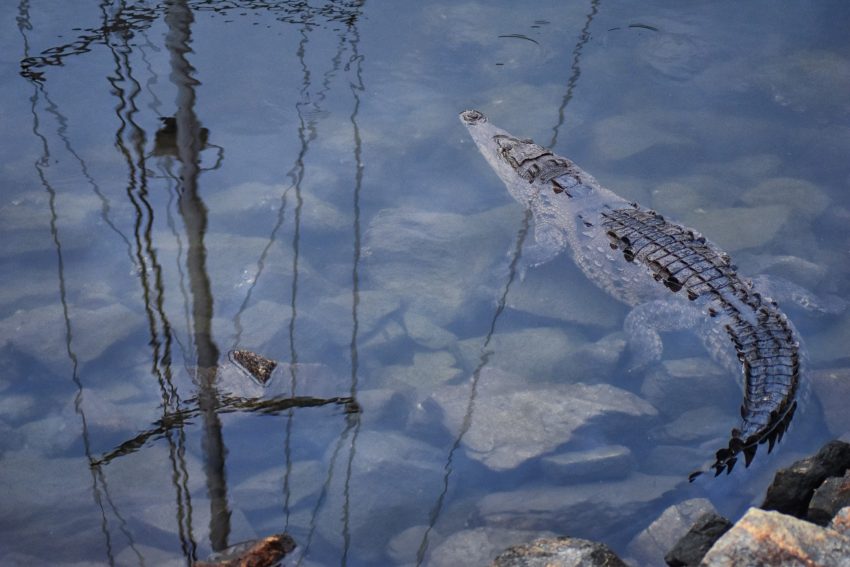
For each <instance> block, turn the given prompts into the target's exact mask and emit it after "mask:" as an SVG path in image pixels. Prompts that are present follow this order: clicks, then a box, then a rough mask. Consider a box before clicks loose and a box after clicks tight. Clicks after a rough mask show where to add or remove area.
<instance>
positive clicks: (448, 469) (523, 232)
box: [416, 0, 600, 565]
mask: <svg viewBox="0 0 850 567" xmlns="http://www.w3.org/2000/svg"><path fill="white" fill-rule="evenodd" d="M599 2H600V0H591V2H590V12H589V13H588V14H587V16H586V18H585V23H584V26H583V27H582V30H581V33H580V35H579V40H578V42H577V43H576V46H575V48H574V49H573V60H572V64H571V65H570V70H571V74H570V77H569V79H568V80H567V89H566V92H565V93H564V96H563V98H562V100H561V106H560V108H559V109H558V122H557V124H556V125H555V126H554V127H553V128H552V132H553V134H552V141H551V142H550V144H549V148H552V147H553V146H554V145H555V144H556V143H557V141H558V131H559V130H560V128H561V126H562V125H563V124H564V116H565V114H564V111H565V109H566V106H567V104H569V102H570V100H572V97H573V90H574V89H575V87H576V84H577V83H578V79H579V77H580V76H581V66H580V64H579V62H580V59H581V51H582V48H583V47H584V45H585V44H586V43H587V41H588V40H589V39H590V32H589V29H590V24H591V23H592V22H593V18H594V17H595V16H596V13H597V12H598V10H599ZM531 219H532V212H531V209H526V210H525V213H524V215H523V218H522V221H521V223H520V227H519V230H518V231H517V235H516V239H515V240H514V247H513V249H512V250H511V252H510V259H511V260H510V265H509V270H508V276H507V279H506V281H505V284H504V286H503V287H502V293H501V295H500V296H499V300H498V302H497V304H496V309H495V310H494V312H493V317H492V319H491V320H490V328H489V329H488V331H487V335H486V336H485V338H484V342H483V343H482V345H481V352H480V355H479V358H478V364H477V365H476V367H475V369H474V370H473V372H472V381H471V384H470V387H469V398H468V401H467V407H466V412H465V414H464V417H463V422H462V423H461V426H460V429H459V430H458V432H457V435H456V436H455V440H454V443H453V444H452V446H451V448H450V449H449V453H448V456H447V457H446V463H445V465H444V466H443V482H442V490H441V491H440V494H439V495H438V496H437V498H436V500H435V501H434V506H433V507H432V508H431V511H430V513H429V517H428V527H427V528H426V529H425V531H424V533H423V534H422V539H421V541H420V542H419V548H418V550H417V552H416V565H422V564H423V562H424V561H425V558H426V555H427V553H428V546H429V538H430V536H431V532H432V531H433V530H434V527H435V526H436V525H437V522H438V521H439V519H440V514H441V513H442V511H443V506H444V505H445V499H446V494H447V493H448V490H449V481H450V479H451V476H452V472H453V471H454V457H455V453H456V452H457V450H458V449H459V448H460V445H461V443H462V442H463V438H464V437H465V436H466V434H467V433H468V432H469V429H470V427H471V426H472V419H473V416H474V413H475V398H476V396H477V394H478V386H479V382H480V379H481V372H482V371H483V370H484V368H485V367H486V366H487V365H488V364H489V363H490V358H491V357H492V356H493V354H494V351H493V350H491V349H489V346H490V341H491V340H492V338H493V334H494V333H495V332H496V323H497V321H498V320H499V317H501V315H502V313H503V312H504V310H505V306H506V305H507V298H508V294H509V292H510V290H511V286H512V285H513V283H514V280H515V279H516V275H517V268H518V266H519V261H520V259H521V257H522V247H523V244H524V243H525V239H526V237H527V236H528V231H529V229H530V228H531V226H530V225H531Z"/></svg>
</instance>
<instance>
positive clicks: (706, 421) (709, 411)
mask: <svg viewBox="0 0 850 567" xmlns="http://www.w3.org/2000/svg"><path fill="white" fill-rule="evenodd" d="M703 401H705V399H703ZM735 423H736V422H735V421H734V416H731V415H730V412H729V410H728V409H724V408H720V407H717V406H706V407H701V408H696V409H692V410H688V411H686V412H683V413H682V414H681V415H680V416H679V417H677V418H676V419H675V420H673V421H672V422H670V423H668V424H667V425H665V426H664V429H663V435H664V437H665V438H666V439H671V440H675V441H683V442H693V441H701V440H707V439H713V438H715V437H723V436H725V435H727V434H728V433H729V430H730V429H731V428H732V427H733V426H734V425H735Z"/></svg>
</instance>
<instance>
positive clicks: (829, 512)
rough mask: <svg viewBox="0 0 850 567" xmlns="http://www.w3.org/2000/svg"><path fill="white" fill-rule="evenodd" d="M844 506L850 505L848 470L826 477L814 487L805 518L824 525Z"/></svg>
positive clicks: (849, 475)
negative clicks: (841, 473)
mask: <svg viewBox="0 0 850 567" xmlns="http://www.w3.org/2000/svg"><path fill="white" fill-rule="evenodd" d="M845 506H850V471H847V472H845V473H844V476H843V477H837V476H835V477H832V478H828V479H826V480H825V481H824V482H823V484H821V485H820V486H819V487H818V488H817V489H815V493H814V495H813V496H812V500H811V502H809V511H808V513H807V515H806V519H807V520H809V521H810V522H814V523H816V524H818V525H821V526H825V525H827V524H828V523H829V522H830V520H832V518H833V517H834V516H835V514H837V513H838V511H839V510H841V509H842V508H844V507H845Z"/></svg>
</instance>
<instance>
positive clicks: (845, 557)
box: [700, 508, 850, 567]
mask: <svg viewBox="0 0 850 567" xmlns="http://www.w3.org/2000/svg"><path fill="white" fill-rule="evenodd" d="M740 565H787V566H792V565H794V566H796V565H811V566H813V567H814V566H820V565H824V566H825V565H830V566H833V567H848V566H850V538H848V537H847V536H844V535H841V534H840V533H838V532H836V531H833V530H830V529H828V528H822V527H820V526H817V525H815V524H812V523H810V522H806V521H804V520H798V519H797V518H793V517H791V516H788V515H785V514H780V513H779V512H767V511H764V510H759V509H757V508H750V509H749V510H748V511H747V513H746V514H745V515H744V517H743V518H741V519H740V520H739V521H738V522H737V523H736V524H735V526H734V527H733V528H732V529H730V530H729V531H728V532H726V534H725V535H723V537H721V538H720V539H719V540H718V541H717V543H715V544H714V546H713V547H712V548H711V549H710V550H709V552H708V553H707V554H706V555H705V557H704V558H703V560H702V563H700V566H701V567H737V566H740Z"/></svg>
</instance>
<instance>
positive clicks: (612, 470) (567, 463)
mask: <svg viewBox="0 0 850 567" xmlns="http://www.w3.org/2000/svg"><path fill="white" fill-rule="evenodd" d="M633 464H634V459H633V457H632V452H631V450H629V448H628V447H624V446H622V445H606V446H604V447H599V448H596V449H589V450H587V451H565V452H563V453H559V454H555V455H547V456H545V457H543V458H542V459H540V466H541V468H542V469H543V474H544V475H546V476H547V477H548V478H549V480H551V481H553V482H556V483H561V484H563V483H568V482H572V481H575V480H584V479H588V478H594V479H606V480H607V479H616V478H623V477H626V476H628V475H629V473H630V472H631V469H632V466H633Z"/></svg>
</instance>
